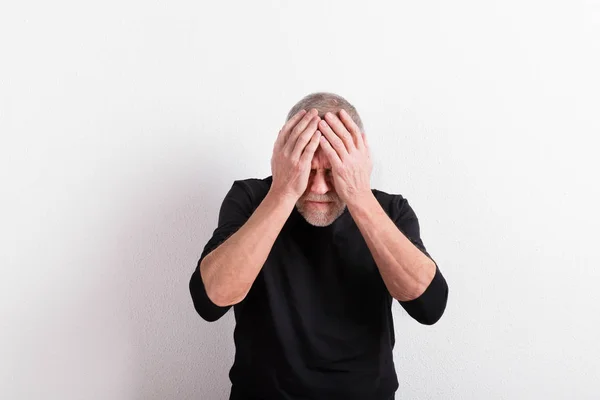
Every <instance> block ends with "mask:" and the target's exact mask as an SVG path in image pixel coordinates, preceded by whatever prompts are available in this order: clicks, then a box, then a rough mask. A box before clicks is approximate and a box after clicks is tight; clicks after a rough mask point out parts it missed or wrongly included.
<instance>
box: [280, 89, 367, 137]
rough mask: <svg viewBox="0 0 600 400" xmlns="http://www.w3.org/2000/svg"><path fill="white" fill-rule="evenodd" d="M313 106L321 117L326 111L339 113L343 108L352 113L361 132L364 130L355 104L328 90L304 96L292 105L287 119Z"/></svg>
mask: <svg viewBox="0 0 600 400" xmlns="http://www.w3.org/2000/svg"><path fill="white" fill-rule="evenodd" d="M311 108H316V109H317V111H319V117H321V118H323V116H324V115H325V113H326V112H328V111H329V112H332V113H334V114H336V115H337V111H338V110H340V109H342V108H343V109H344V110H346V112H347V113H348V114H350V116H351V117H352V120H353V121H354V122H355V123H356V125H358V127H359V128H360V130H361V132H362V131H363V130H364V128H363V123H362V120H361V119H360V116H359V115H358V112H357V111H356V108H354V106H353V105H352V104H350V103H349V102H348V100H346V99H344V98H343V97H342V96H339V95H337V94H335V93H328V92H317V93H311V94H309V95H307V96H305V97H304V98H302V100H300V101H299V102H297V103H296V105H294V107H292V109H291V110H290V112H289V113H288V115H287V119H286V121H288V120H289V119H290V118H292V117H293V116H294V115H296V113H298V111H300V110H306V111H308V110H310V109H311Z"/></svg>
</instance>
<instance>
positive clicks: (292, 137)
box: [283, 114, 321, 156]
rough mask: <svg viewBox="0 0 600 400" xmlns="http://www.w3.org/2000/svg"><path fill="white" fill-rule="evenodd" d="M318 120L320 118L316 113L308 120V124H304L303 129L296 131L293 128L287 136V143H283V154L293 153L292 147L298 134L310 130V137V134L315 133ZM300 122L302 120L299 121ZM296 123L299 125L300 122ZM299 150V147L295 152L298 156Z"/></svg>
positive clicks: (296, 140)
mask: <svg viewBox="0 0 600 400" xmlns="http://www.w3.org/2000/svg"><path fill="white" fill-rule="evenodd" d="M307 115H308V114H307ZM320 120H321V119H320V118H319V116H318V115H316V116H314V117H313V118H312V119H311V120H310V121H309V122H308V125H306V126H305V127H304V130H303V131H300V132H298V133H296V132H295V130H296V128H294V130H293V131H292V133H291V134H290V137H289V138H288V140H287V143H286V144H285V147H284V149H283V151H284V154H293V153H294V148H295V147H296V146H297V142H298V138H299V137H300V135H302V134H303V133H305V132H310V133H309V137H310V135H312V134H313V133H315V131H316V130H317V125H318V124H319V121H320ZM300 122H302V121H300ZM298 125H300V123H298ZM298 125H296V126H298ZM301 151H302V149H300V151H299V152H297V153H296V155H297V156H300V152H301Z"/></svg>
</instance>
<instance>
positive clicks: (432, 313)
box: [416, 286, 448, 325]
mask: <svg viewBox="0 0 600 400" xmlns="http://www.w3.org/2000/svg"><path fill="white" fill-rule="evenodd" d="M447 303H448V286H445V287H444V289H443V291H442V293H441V294H439V295H438V297H437V299H436V301H435V302H432V304H430V305H429V306H428V307H424V308H423V310H422V311H423V312H422V313H420V315H419V316H418V317H417V318H416V319H417V321H418V322H419V323H420V324H422V325H434V324H435V323H437V322H438V321H439V320H440V319H441V318H442V315H444V311H446V304H447Z"/></svg>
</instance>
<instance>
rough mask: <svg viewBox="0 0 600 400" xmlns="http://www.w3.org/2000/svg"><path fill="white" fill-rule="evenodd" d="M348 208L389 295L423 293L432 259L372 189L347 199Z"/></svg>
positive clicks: (404, 298) (408, 296) (430, 275)
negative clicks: (355, 197)
mask: <svg viewBox="0 0 600 400" xmlns="http://www.w3.org/2000/svg"><path fill="white" fill-rule="evenodd" d="M348 211H350V214H351V215H352V217H353V219H354V220H355V222H356V224H357V226H358V228H359V229H360V232H361V233H362V236H363V237H364V239H365V242H366V243H367V246H368V247H369V250H370V251H371V254H372V255H373V259H374V260H375V263H376V264H377V267H378V268H379V272H380V274H381V277H382V278H383V281H384V283H385V285H386V287H387V289H388V291H389V292H390V294H391V295H392V297H394V298H395V299H398V300H399V301H409V300H412V299H415V298H417V297H419V296H420V295H421V294H423V292H424V291H425V289H427V287H428V286H429V284H430V283H431V281H432V279H433V277H434V275H435V272H436V266H435V263H434V262H433V261H432V260H431V259H430V258H429V257H427V255H425V254H424V253H423V252H422V251H421V250H419V249H418V248H417V247H416V246H415V245H414V244H412V242H411V241H410V240H409V239H408V238H407V237H406V236H405V235H404V234H403V233H402V232H401V231H400V229H398V227H397V226H396V225H395V224H394V222H393V221H392V220H391V219H390V218H389V216H388V215H387V214H386V213H385V211H384V210H383V209H382V208H381V205H380V204H379V202H378V201H377V199H376V198H375V197H374V196H373V195H372V193H368V194H365V195H364V196H362V197H361V198H360V199H356V201H353V202H352V203H351V204H350V203H349V204H348Z"/></svg>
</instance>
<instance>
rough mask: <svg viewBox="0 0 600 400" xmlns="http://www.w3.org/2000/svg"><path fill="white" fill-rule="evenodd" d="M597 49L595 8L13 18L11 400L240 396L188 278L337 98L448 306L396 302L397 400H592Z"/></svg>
mask: <svg viewBox="0 0 600 400" xmlns="http://www.w3.org/2000/svg"><path fill="white" fill-rule="evenodd" d="M599 39H600V3H599V2H598V1H592V0H588V1H584V0H569V1H567V0H563V1H541V0H539V1H534V0H504V1H474V0H473V1H466V0H458V1H452V2H448V1H444V2H442V1H429V2H408V1H400V2H385V3H384V2H382V3H378V2H373V3H371V5H370V6H368V7H367V6H366V2H358V1H355V2H350V1H343V2H342V1H328V2H320V1H319V2H317V1H303V2H291V1H271V2H266V1H253V2H242V1H238V2H231V1H229V2H220V3H217V2H208V1H180V0H171V1H151V2H147V1H132V0H128V1H105V2H81V1H65V0H59V1H50V2H42V1H37V2H34V1H20V2H8V1H6V2H3V4H2V5H1V6H0V133H1V142H0V143H1V144H0V156H1V164H0V177H1V190H2V192H1V196H0V202H1V207H0V226H1V231H0V233H1V237H0V239H1V253H0V257H1V258H0V265H1V276H0V299H1V302H0V305H1V312H2V314H1V318H0V324H1V325H0V397H2V398H3V399H11V400H21V399H57V400H58V399H61V400H65V399H74V400H75V399H111V400H121V399H123V400H125V399H140V400H146V399H149V400H163V399H208V400H218V399H226V398H227V396H228V393H229V387H230V386H229V385H230V384H229V380H228V376H227V374H228V372H229V368H230V366H231V363H232V361H233V354H234V348H233V337H232V334H233V327H234V320H233V313H232V312H231V311H230V312H229V313H228V314H227V315H226V316H225V317H224V318H223V319H221V320H219V321H218V322H215V323H212V324H211V323H207V322H205V321H203V320H202V319H201V318H200V317H199V316H198V315H197V314H196V313H195V311H194V309H193V307H192V303H191V298H190V296H189V293H188V286H187V285H188V281H189V276H190V274H191V273H192V271H193V269H194V268H195V265H196V262H197V259H198V257H199V256H200V253H201V251H202V248H203V246H204V244H205V243H206V241H207V240H208V238H209V237H210V235H211V233H212V231H213V229H214V228H215V227H216V221H217V213H218V209H219V206H220V203H221V200H222V199H223V196H224V195H225V193H226V192H227V190H228V189H229V188H230V187H231V184H232V182H233V180H235V179H245V178H250V177H261V178H262V177H265V176H268V175H270V173H271V171H270V158H271V153H272V148H273V142H274V140H275V137H276V134H277V132H278V130H279V128H280V127H281V125H282V124H283V122H284V119H285V115H286V113H287V111H288V110H289V108H290V107H291V106H292V105H293V104H294V103H295V102H296V101H297V100H299V99H300V98H301V97H303V96H304V95H306V94H308V93H310V92H314V91H332V92H336V93H338V94H340V95H342V96H344V97H346V98H347V99H348V100H349V101H351V102H353V103H354V104H355V105H356V107H357V108H358V110H359V112H360V113H361V116H362V118H363V121H364V124H365V130H366V133H367V135H369V140H370V143H371V146H372V150H373V157H374V159H375V167H374V172H373V176H372V187H374V188H378V189H381V190H384V191H387V192H390V193H401V194H403V195H404V196H405V197H406V198H407V199H408V200H409V202H410V204H411V205H412V207H413V208H414V210H415V212H416V213H417V215H418V217H419V220H420V223H421V232H422V238H423V241H424V243H425V245H426V246H427V249H428V250H429V251H430V253H431V254H432V257H434V258H435V259H436V261H437V262H438V264H439V266H440V268H441V269H442V271H443V273H444V274H445V276H446V279H447V281H448V284H449V286H450V297H449V302H448V307H447V309H446V313H445V315H444V316H443V318H442V319H441V320H440V321H439V322H438V323H437V324H436V325H434V326H421V325H419V324H418V323H417V322H416V321H414V320H412V319H410V317H409V316H408V315H407V314H406V313H405V312H404V310H402V309H401V308H400V307H399V306H398V305H395V306H394V317H395V322H396V337H397V343H396V348H395V349H394V354H395V362H396V368H397V372H398V376H399V380H400V388H399V390H398V393H397V398H398V399H400V398H402V399H483V398H485V399H542V398H544V399H597V398H598V397H599V396H600V389H598V386H597V381H598V379H599V378H600V345H599V342H598V337H599V336H600V329H599V326H598V324H599V315H600V305H599V301H600V294H599V289H598V288H599V283H600V282H599V279H600V268H599V266H600V263H599V261H598V256H597V252H596V249H597V246H598V239H599V234H598V228H599V227H600V223H599V222H600V218H599V215H598V214H599V213H598V211H597V207H598V204H599V201H600V195H599V194H600V193H599V188H598V171H599V170H600V165H599V164H600V163H599V161H598V156H597V154H598V144H599V143H598V142H599V141H598V134H599V133H600V122H599V118H598V115H599V114H598V111H599V110H600V98H599V96H600V95H599V94H600V79H599V74H598V71H600V40H599ZM357 295H360V294H359V293H357Z"/></svg>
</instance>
